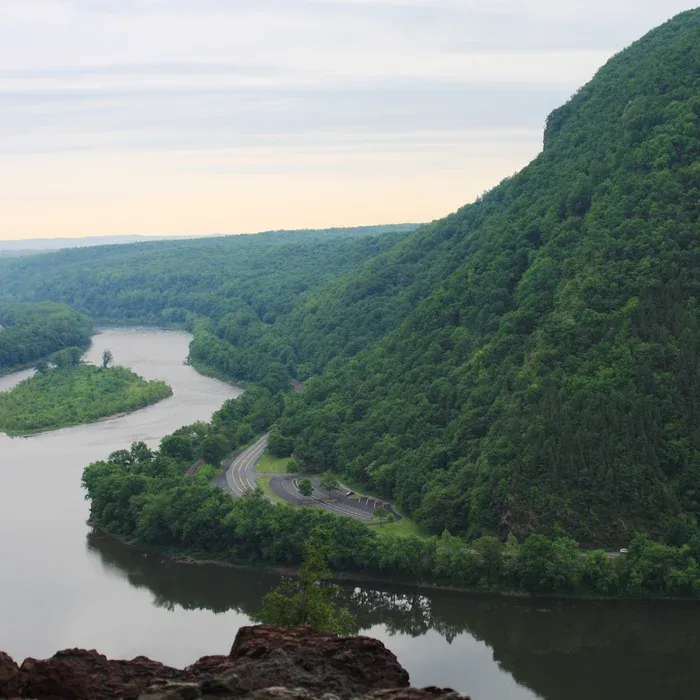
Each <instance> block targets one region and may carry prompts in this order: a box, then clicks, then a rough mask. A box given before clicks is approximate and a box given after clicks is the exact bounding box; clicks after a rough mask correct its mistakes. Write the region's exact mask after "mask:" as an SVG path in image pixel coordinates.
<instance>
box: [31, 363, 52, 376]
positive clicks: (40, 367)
mask: <svg viewBox="0 0 700 700" xmlns="http://www.w3.org/2000/svg"><path fill="white" fill-rule="evenodd" d="M34 369H35V370H36V371H37V372H39V374H44V372H48V370H49V363H48V362H47V361H46V360H39V362H37V363H36V365H35V366H34Z"/></svg>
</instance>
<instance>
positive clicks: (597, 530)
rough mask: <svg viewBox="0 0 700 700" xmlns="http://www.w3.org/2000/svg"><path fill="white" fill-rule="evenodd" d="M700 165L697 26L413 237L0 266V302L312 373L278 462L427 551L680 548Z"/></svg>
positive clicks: (284, 412)
mask: <svg viewBox="0 0 700 700" xmlns="http://www.w3.org/2000/svg"><path fill="white" fill-rule="evenodd" d="M699 149H700V10H693V11H690V12H686V13H684V14H682V15H679V16H678V17H676V18H675V19H674V20H672V21H670V22H668V23H667V24H665V25H663V26H662V27H660V28H658V29H656V30H654V31H652V32H650V33H649V34H648V35H647V36H646V37H644V38H643V39H641V40H640V41H638V42H637V43H635V44H633V45H632V46H631V47H630V48H629V49H627V50H626V51H624V52H622V53H621V54H619V55H618V56H616V57H614V58H613V59H612V60H611V61H610V62H609V63H608V64H607V65H606V66H604V67H603V68H602V69H601V70H600V71H599V73H598V74H597V75H596V76H595V78H594V79H593V80H592V81H591V82H590V83H589V84H588V85H586V86H584V87H583V88H582V89H581V90H579V91H578V92H577V93H576V95H574V97H573V98H572V99H571V100H570V101H569V102H568V103H567V104H566V105H564V106H563V107H561V108H560V109H558V110H556V111H554V112H553V113H552V114H551V115H550V116H549V118H548V120H547V124H546V129H545V133H544V148H543V151H542V153H541V154H540V155H539V156H538V158H536V159H535V160H534V161H533V162H532V163H531V164H530V165H529V166H527V167H526V168H524V169H523V170H522V171H521V172H520V173H518V174H517V175H515V176H513V177H511V178H508V179H507V180H505V181H504V182H503V183H501V184H500V185H499V186H498V187H496V188H494V189H493V190H491V191H490V192H488V193H487V194H485V195H484V196H483V197H481V198H480V199H479V200H478V201H477V202H476V203H474V204H471V205H468V206H465V207H463V208H462V209H460V210H459V211H458V212H456V213H454V214H452V215H450V216H448V217H446V218H445V219H443V220H441V221H437V222H434V223H432V224H429V225H426V226H423V227H420V228H419V229H418V230H416V231H414V232H413V233H410V234H406V233H405V232H391V231H386V232H383V233H382V235H380V236H372V237H348V236H345V235H337V236H334V237H321V238H319V237H316V238H313V237H311V234H309V236H310V238H309V240H306V241H304V240H301V239H299V240H298V241H292V239H284V238H283V237H278V238H277V239H275V238H274V236H271V237H270V238H269V239H264V237H263V239H261V240H262V242H256V240H255V238H254V237H251V238H250V239H249V240H245V241H236V242H235V245H234V244H233V243H230V242H228V239H221V240H214V241H212V242H207V243H205V242H188V243H187V244H185V243H184V242H176V243H167V244H163V243H159V244H147V245H145V246H144V245H142V244H139V245H136V246H119V247H118V248H116V249H115V250H113V251H112V250H110V249H102V248H96V249H87V250H82V251H64V252H62V253H59V254H56V255H51V256H37V257H32V258H26V259H23V260H19V261H8V262H7V263H6V264H4V265H0V293H3V294H9V295H12V296H13V297H14V298H17V299H24V300H32V301H35V300H41V299H52V300H61V301H67V302H70V303H72V304H74V305H75V307H76V308H77V309H78V310H80V311H84V312H86V313H90V314H91V315H92V316H94V317H95V318H107V319H110V320H115V321H116V320H120V321H137V320H138V321H141V322H143V321H149V322H174V323H185V324H187V325H188V327H190V328H191V329H192V330H193V331H194V335H195V339H194V341H193V343H192V347H191V357H192V359H193V360H194V361H196V362H199V363H201V364H202V365H206V366H208V367H212V368H215V369H217V370H219V371H222V372H225V373H227V374H228V375H230V376H235V377H239V378H243V379H248V380H252V381H256V382H262V383H267V390H270V391H272V392H274V391H276V390H278V389H279V387H281V386H283V385H284V383H285V382H286V381H287V380H288V379H289V378H290V377H297V378H300V379H306V378H307V377H310V379H309V380H308V381H307V382H306V383H305V385H304V391H303V392H302V393H301V394H300V395H298V396H295V397H291V398H289V399H287V400H286V402H285V405H284V407H283V408H282V409H281V416H280V417H279V418H278V419H277V432H278V435H279V439H278V443H280V444H285V445H286V446H287V451H288V452H290V453H291V452H293V454H294V456H295V458H296V459H297V460H298V461H299V462H301V463H302V465H303V466H304V467H305V468H306V469H308V470H315V471H318V472H323V471H327V470H329V469H333V470H334V471H338V472H342V473H344V474H345V475H346V477H348V478H351V479H352V480H353V481H355V482H359V483H360V484H362V485H364V487H365V488H367V489H370V490H373V491H375V492H377V493H379V494H381V495H383V496H386V497H388V498H392V499H394V500H395V501H396V503H397V504H398V506H399V507H400V508H403V509H404V510H405V511H407V512H408V513H410V514H411V515H413V516H414V517H415V518H416V519H417V520H418V521H419V522H420V523H421V524H422V525H423V526H424V527H425V528H426V529H427V530H428V531H429V532H431V533H434V534H436V535H439V534H440V533H442V532H443V531H445V530H448V531H449V532H450V533H452V535H465V536H468V537H470V538H479V537H482V536H486V535H488V534H489V533H493V534H496V535H498V536H499V537H500V538H501V539H506V537H507V536H508V535H509V534H514V535H515V536H516V537H518V539H519V540H521V541H522V540H524V539H525V538H526V537H528V536H529V535H531V534H533V533H534V534H540V535H546V536H547V541H551V540H550V539H549V538H551V537H552V536H555V537H557V538H561V537H562V535H563V534H564V533H565V534H566V535H569V536H571V537H573V538H575V539H576V540H577V541H580V542H584V543H586V544H589V545H590V544H594V545H595V544H604V545H606V546H620V545H623V544H625V545H626V544H627V543H628V542H629V541H631V539H632V538H633V537H634V535H635V533H638V532H641V533H645V534H647V535H651V536H653V537H658V538H666V541H667V542H668V543H669V545H671V544H672V545H674V546H682V545H684V544H686V543H688V542H690V541H691V540H692V539H693V537H695V536H696V534H697V519H698V516H700V423H699V422H698V411H699V410H700V406H699V405H698V402H699V401H700V356H699V353H700V318H699V313H698V296H699V295H700V237H699V236H698V226H699V222H700V167H699V163H700V160H699V157H698V155H699ZM285 240H288V241H292V242H290V243H289V244H287V243H285ZM148 245H153V248H152V249H151V248H149V247H148ZM160 246H163V247H160ZM222 246H223V247H222ZM226 246H228V248H226ZM226 251H229V252H228V253H227V252H226ZM236 507H240V508H242V507H243V506H236ZM280 517H282V516H280ZM298 517H306V516H298ZM542 547H544V545H542ZM543 551H544V550H543Z"/></svg>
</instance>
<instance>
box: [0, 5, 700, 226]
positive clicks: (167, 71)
mask: <svg viewBox="0 0 700 700" xmlns="http://www.w3.org/2000/svg"><path fill="white" fill-rule="evenodd" d="M694 4H695V3H694V2H690V1H689V0H0V212H1V215H0V239H9V240H13V239H23V238H38V237H66V236H67V237H79V236H99V235H126V234H141V235H159V236H162V235H185V234H187V235H192V234H212V233H244V232H252V231H259V230H265V229H279V228H311V227H313V228H320V227H328V226H351V225H363V224H375V223H398V222H409V221H410V222H419V221H430V220H433V219H436V218H439V217H441V216H444V215H446V214H448V213H449V212H450V211H453V210H455V209H457V208H458V207H460V206H462V205H463V204H465V203H467V202H469V201H472V200H473V199H474V198H475V197H476V196H478V195H479V194H481V193H482V192H484V191H485V190H487V189H489V188H491V187H493V186H494V185H496V184H497V183H498V182H499V181H500V180H501V179H503V178H504V177H507V176H509V175H511V174H512V173H514V172H515V171H517V170H519V169H520V168H522V167H523V166H524V165H526V164H527V163H528V162H529V161H530V160H532V158H534V157H535V156H536V155H537V153H538V152H539V151H540V150H541V146H542V130H543V126H544V122H545V119H546V116H547V114H548V113H549V112H550V111H551V110H552V109H554V108H555V107H557V106H559V105H560V104H562V103H563V102H565V101H566V100H567V99H568V98H569V97H570V96H571V94H572V93H573V92H574V91H575V90H576V89H577V88H578V87H580V86H581V85H583V84H584V83H586V82H587V81H588V80H589V79H590V78H591V77H592V76H593V75H594V73H595V71H596V70H597V69H598V68H599V67H600V66H601V65H603V63H605V61H607V60H608V59H609V58H610V57H611V56H612V55H614V54H615V53H617V52H618V51H620V50H621V49H623V48H624V47H625V46H627V45H629V44H630V43H631V42H632V41H634V40H635V39H637V38H639V37H640V36H642V35H643V34H644V33H646V32H647V31H648V30H650V29H652V28H653V27H654V26H656V25H658V24H661V23H662V22H663V21H665V20H666V19H668V18H670V17H671V16H673V15H675V14H677V13H678V12H681V11H683V10H687V9H691V8H692V7H693V6H694Z"/></svg>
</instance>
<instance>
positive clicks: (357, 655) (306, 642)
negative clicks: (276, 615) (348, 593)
mask: <svg viewBox="0 0 700 700" xmlns="http://www.w3.org/2000/svg"><path fill="white" fill-rule="evenodd" d="M230 658H231V660H232V661H233V662H234V664H233V667H232V668H234V669H235V673H236V674H237V676H238V677H239V678H240V679H241V680H244V681H246V682H247V683H246V685H247V686H248V687H249V688H250V689H251V690H257V689H260V688H268V687H270V686H285V687H290V688H297V687H301V688H305V689H306V690H309V691H310V692H312V693H324V692H325V693H333V694H334V695H337V696H338V697H341V698H349V697H354V696H357V695H363V694H365V693H369V692H371V691H374V690H382V689H384V688H406V687H408V685H409V679H408V673H407V672H406V670H405V669H404V668H403V667H402V666H401V664H400V663H399V662H398V660H397V659H396V656H394V654H392V653H391V652H390V651H389V650H388V649H387V648H386V647H385V646H384V645H383V644H382V643H381V642H379V641H377V640H376V639H371V638H370V637H339V636H337V635H335V634H331V633H329V632H319V631H318V630H314V629H312V628H310V627H292V628H288V629H283V628H279V627H272V626H270V625H256V626H255V627H241V629H240V630H239V631H238V635H237V636H236V640H235V641H234V643H233V647H232V648H231V653H230Z"/></svg>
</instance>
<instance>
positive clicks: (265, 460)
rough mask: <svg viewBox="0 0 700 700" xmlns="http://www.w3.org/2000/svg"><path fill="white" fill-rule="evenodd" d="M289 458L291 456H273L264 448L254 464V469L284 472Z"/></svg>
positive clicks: (271, 472)
mask: <svg viewBox="0 0 700 700" xmlns="http://www.w3.org/2000/svg"><path fill="white" fill-rule="evenodd" d="M291 459H292V458H291V457H275V456H274V455H271V454H270V453H269V452H268V451H267V450H265V452H263V456H262V457H261V458H260V461H259V462H258V463H257V465H256V466H255V471H256V472H263V473H267V474H286V473H287V465H288V464H289V462H290V461H291Z"/></svg>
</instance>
